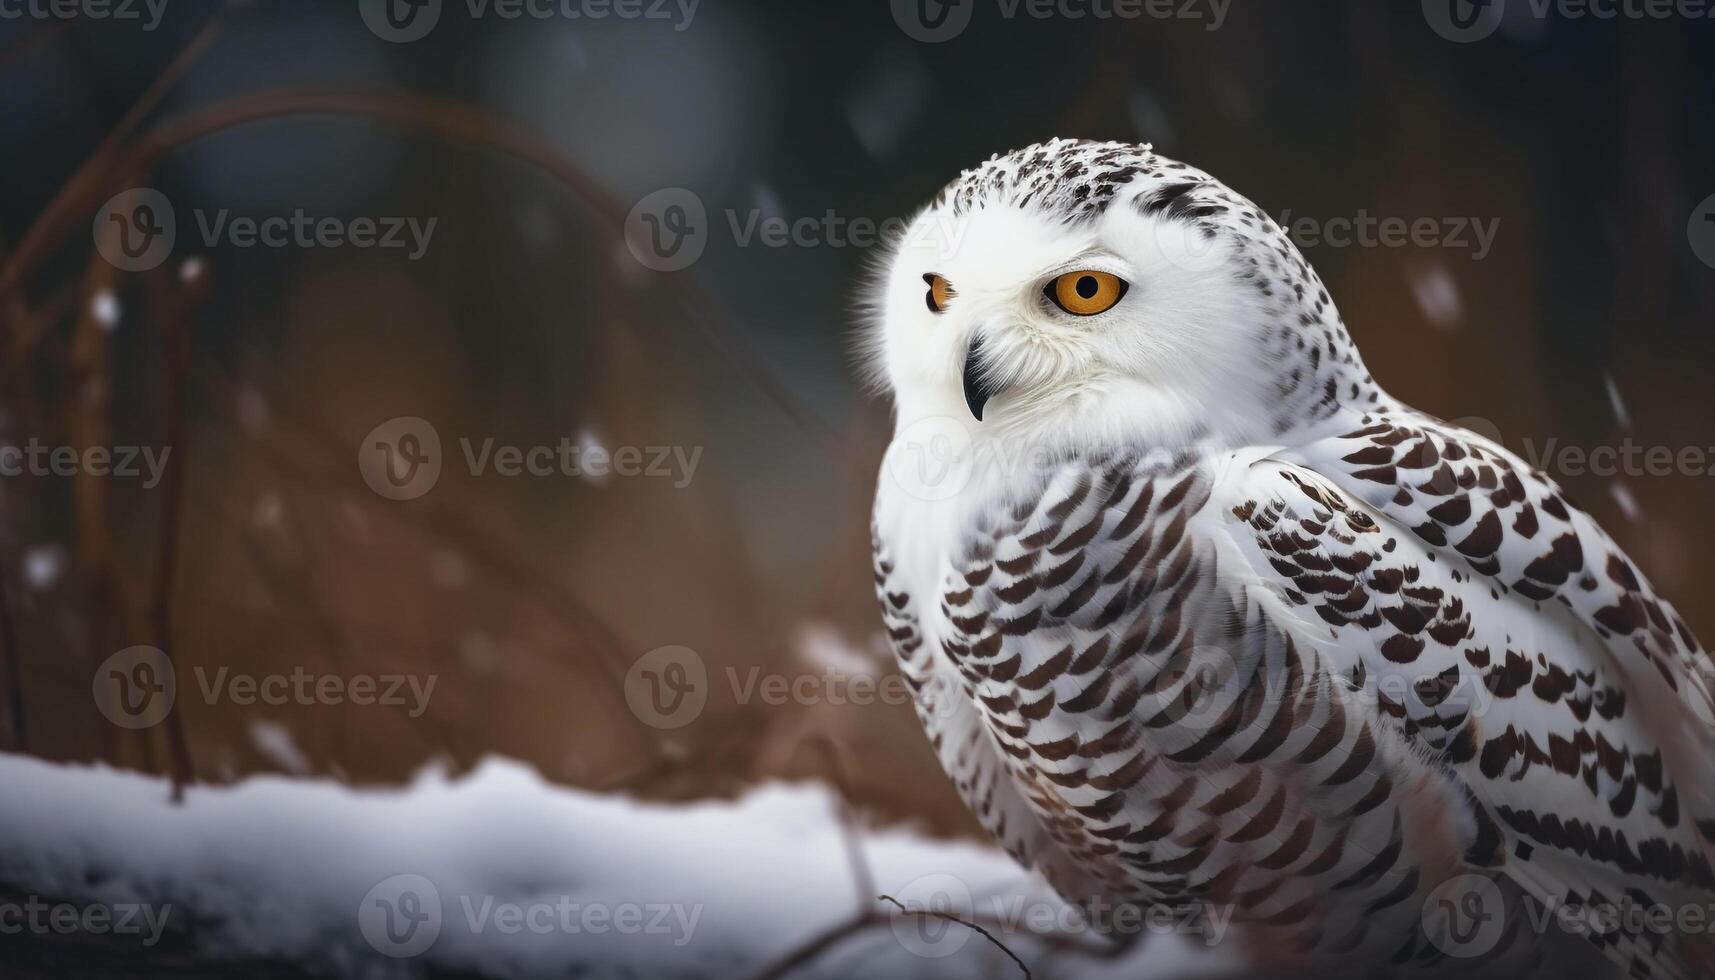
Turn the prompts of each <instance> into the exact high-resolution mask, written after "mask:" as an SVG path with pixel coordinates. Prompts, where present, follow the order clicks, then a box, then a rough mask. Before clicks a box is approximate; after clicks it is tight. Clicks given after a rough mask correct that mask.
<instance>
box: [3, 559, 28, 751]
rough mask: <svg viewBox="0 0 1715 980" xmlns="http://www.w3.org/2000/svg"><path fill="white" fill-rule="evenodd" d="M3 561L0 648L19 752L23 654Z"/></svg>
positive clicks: (23, 728)
mask: <svg viewBox="0 0 1715 980" xmlns="http://www.w3.org/2000/svg"><path fill="white" fill-rule="evenodd" d="M9 581H10V578H9V576H7V574H6V568H5V562H4V561H0V652H3V653H4V654H5V656H6V694H7V699H6V707H7V710H6V715H7V719H8V720H9V721H10V723H11V731H12V747H13V748H15V749H17V750H18V751H19V752H27V751H29V748H30V738H29V726H28V725H27V724H25V720H24V662H23V661H24V658H23V651H22V650H20V649H18V628H17V624H16V623H15V622H13V619H12V599H11V596H10V595H9V593H8V589H7V583H8V582H9Z"/></svg>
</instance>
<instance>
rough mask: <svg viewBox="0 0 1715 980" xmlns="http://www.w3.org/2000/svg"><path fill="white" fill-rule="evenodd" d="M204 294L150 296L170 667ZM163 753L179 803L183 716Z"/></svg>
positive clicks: (159, 627) (163, 614) (185, 754)
mask: <svg viewBox="0 0 1715 980" xmlns="http://www.w3.org/2000/svg"><path fill="white" fill-rule="evenodd" d="M206 294H207V287H206V279H205V278H203V277H198V278H196V279H194V280H192V281H190V282H189V283H185V284H182V285H181V284H180V283H179V282H178V281H177V280H176V279H170V280H169V281H167V282H164V283H160V284H159V285H158V291H156V292H154V293H152V294H151V298H153V299H154V300H155V301H156V302H155V306H156V312H157V320H158V321H159V322H160V324H161V342H162V348H163V349H162V354H163V357H164V359H165V361H166V367H167V406H166V417H167V440H166V445H167V446H168V448H169V452H170V454H171V455H169V456H168V458H167V461H166V472H165V474H164V475H163V476H162V480H161V492H162V493H163V495H164V497H165V500H164V501H163V503H162V505H161V525H160V537H159V540H158V544H157V551H156V554H157V562H158V569H157V571H156V575H155V594H154V599H153V603H152V605H151V607H150V608H151V614H150V622H151V625H152V627H153V634H154V638H155V645H156V646H157V647H159V648H160V649H161V650H162V651H163V652H164V653H165V654H166V657H167V661H168V662H169V663H171V662H172V661H173V660H174V659H175V637H174V635H173V595H174V586H175V585H176V584H177V582H178V571H179V539H180V534H179V532H180V529H181V528H182V527H183V525H184V513H185V503H184V500H185V493H184V487H185V456H186V455H187V453H188V452H189V442H190V426H189V424H188V422H187V420H186V414H187V413H186V403H187V401H188V398H187V393H186V388H188V387H189V385H190V351H191V343H190V317H191V310H192V308H193V307H194V306H195V305H196V303H197V301H198V300H200V299H201V298H202V297H203V296H205V295H206ZM166 727H167V751H168V758H169V759H170V761H171V766H172V774H173V800H174V802H182V801H183V799H184V792H185V787H186V786H188V785H189V784H191V783H193V782H195V781H196V767H195V765H194V764H193V762H192V760H191V750H190V742H189V740H188V739H187V738H186V737H185V725H184V717H183V715H182V714H180V713H179V712H177V711H174V712H171V713H169V714H168V715H167V720H166Z"/></svg>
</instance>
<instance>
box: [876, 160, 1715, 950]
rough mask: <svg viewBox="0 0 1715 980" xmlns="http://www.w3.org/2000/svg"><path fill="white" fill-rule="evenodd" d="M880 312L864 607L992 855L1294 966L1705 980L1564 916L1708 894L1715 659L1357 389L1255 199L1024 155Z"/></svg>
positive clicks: (1529, 483) (1555, 505) (1458, 435)
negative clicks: (1222, 924)
mask: <svg viewBox="0 0 1715 980" xmlns="http://www.w3.org/2000/svg"><path fill="white" fill-rule="evenodd" d="M1116 284H1117V285H1116ZM872 305H873V313H874V321H875V326H874V331H873V335H872V337H873V349H874V354H875V357H874V361H875V365H876V370H877V373H878V374H879V376H880V378H881V380H882V382H883V383H884V384H885V386H886V387H887V388H888V389H889V390H890V392H891V394H892V395H893V398H894V401H895V405H896V409H897V422H898V429H897V432H896V436H895V440H894V443H893V445H892V446H891V447H890V449H889V452H888V457H887V461H886V463H885V464H884V467H883V472H882V475H881V480H880V484H879V489H878V494H877V500H876V509H875V558H876V581H877V591H878V593H879V595H880V597H881V602H882V607H883V611H884V614H885V618H886V622H887V626H888V629H889V632H890V634H891V636H892V638H893V641H894V646H895V649H896V651H897V653H898V655H899V658H900V660H901V663H902V664H903V666H904V669H905V671H906V673H907V676H908V677H909V678H911V680H912V683H913V684H914V686H916V687H917V688H918V691H919V706H920V709H921V711H920V713H921V715H922V717H923V720H924V723H925V727H926V729H927V731H928V733H929V736H930V738H931V740H932V741H933V742H934V744H935V746H936V749H937V752H938V753H939V755H940V757H941V760H942V762H943V764H944V765H945V767H946V769H947V771H948V773H949V775H950V776H951V777H952V778H953V780H954V781H955V783H956V784H957V785H958V787H959V790H960V791H961V793H962V794H963V795H964V797H965V799H966V801H967V802H968V803H969V805H970V806H971V807H972V808H973V810H974V811H975V812H976V813H977V814H978V816H979V817H981V818H982V820H983V821H984V823H985V825H986V826H988V827H989V829H990V830H991V831H992V832H993V833H994V834H995V835H996V837H997V838H999V839H1000V840H1001V841H1002V842H1003V843H1004V844H1005V845H1006V846H1007V847H1008V848H1009V849H1010V850H1011V851H1012V852H1013V853H1014V855H1015V856H1017V857H1018V858H1019V859H1020V860H1021V861H1023V862H1025V863H1028V864H1032V865H1034V866H1036V867H1038V868H1040V869H1041V870H1042V871H1043V873H1044V874H1045V875H1046V876H1047V877H1048V878H1049V880H1050V881H1052V882H1053V883H1054V885H1055V886H1056V887H1057V888H1059V889H1060V890H1061V891H1062V893H1064V894H1065V895H1067V897H1068V898H1070V899H1073V900H1075V901H1085V902H1108V903H1112V902H1116V901H1124V902H1138V903H1143V904H1147V905H1167V906H1174V907H1192V906H1197V905H1207V904H1219V905H1222V906H1226V907H1230V908H1231V909H1232V910H1233V911H1234V918H1235V921H1236V922H1238V923H1239V924H1240V926H1241V927H1242V928H1243V930H1244V935H1245V936H1246V941H1247V942H1248V943H1250V944H1251V946H1250V948H1251V949H1252V950H1253V951H1254V952H1255V953H1256V954H1257V955H1258V957H1259V962H1260V961H1262V958H1264V957H1266V962H1267V963H1268V964H1270V965H1271V966H1272V967H1273V968H1276V969H1279V970H1282V971H1294V970H1315V971H1320V972H1323V973H1326V972H1327V971H1330V970H1333V971H1336V972H1342V973H1343V972H1363V973H1365V974H1366V975H1376V974H1386V973H1388V972H1390V971H1392V972H1398V973H1401V974H1424V973H1436V972H1444V971H1447V972H1450V971H1453V970H1457V971H1459V972H1462V973H1466V974H1473V973H1474V972H1475V973H1481V972H1482V971H1484V970H1487V971H1491V972H1494V973H1495V974H1497V975H1509V976H1516V975H1520V974H1526V973H1530V972H1533V971H1548V970H1555V971H1564V970H1565V969H1567V968H1571V969H1574V970H1575V971H1583V970H1587V969H1589V968H1590V964H1591V962H1592V961H1593V960H1596V959H1597V953H1596V950H1597V948H1598V947H1601V948H1602V949H1603V951H1604V952H1605V953H1606V954H1607V957H1608V959H1609V961H1611V962H1613V963H1616V964H1618V965H1620V966H1622V967H1623V968H1624V969H1626V970H1628V971H1630V972H1631V973H1633V974H1635V975H1640V976H1665V977H1693V976H1700V975H1708V972H1709V971H1710V969H1711V966H1712V961H1711V959H1710V957H1709V949H1710V946H1709V942H1708V937H1707V935H1689V934H1686V933H1684V932H1683V931H1682V930H1679V929H1676V928H1674V929H1665V930H1664V929H1660V928H1655V927H1650V926H1648V925H1643V926H1639V927H1637V928H1631V927H1629V926H1624V925H1622V926H1621V927H1620V928H1617V929H1614V930H1612V931H1607V932H1601V933H1597V934H1596V935H1594V936H1588V935H1569V934H1568V930H1567V929H1566V928H1564V926H1565V924H1566V923H1567V922H1569V921H1570V920H1571V919H1572V918H1574V917H1575V916H1577V915H1583V914H1586V913H1588V912H1589V910H1590V909H1592V908H1597V907H1600V906H1603V905H1614V906H1616V907H1620V908H1635V909H1649V908H1656V907H1659V908H1662V909H1667V910H1682V909H1684V908H1686V907H1688V906H1691V905H1698V906H1701V907H1703V908H1706V909H1707V908H1709V907H1711V903H1712V902H1715V872H1712V870H1711V864H1710V858H1711V845H1710V839H1711V838H1712V837H1715V779H1712V778H1711V777H1712V770H1715V762H1712V761H1711V759H1712V758H1715V756H1712V754H1711V753H1712V750H1715V710H1712V708H1711V704H1712V702H1711V697H1710V691H1711V669H1710V661H1709V657H1708V655H1707V654H1706V653H1705V652H1704V651H1703V650H1702V648H1701V647H1700V646H1699V645H1698V643H1697V641H1696V639H1695V638H1694V637H1693V635H1692V634H1691V632H1690V630H1689V629H1688V628H1687V627H1686V626H1685V624H1684V621H1683V620H1682V619H1681V618H1680V617H1679V616H1678V615H1677V613H1675V612H1674V610H1673V609H1672V607H1671V606H1670V605H1668V604H1667V603H1666V602H1665V601H1664V600H1662V599H1661V598H1660V597H1658V596H1657V595H1656V594H1655V593H1654V591H1653V590H1652V589H1651V588H1650V586H1649V584H1648V583H1647V582H1646V581H1645V580H1644V578H1643V576H1642V574H1641V572H1639V571H1638V570H1637V568H1636V567H1635V566H1634V565H1633V564H1632V563H1631V562H1630V561H1629V560H1628V559H1627V558H1626V556H1625V555H1624V554H1623V553H1622V552H1621V551H1620V550H1619V548H1618V547H1617V546H1616V545H1615V544H1614V542H1613V541H1612V540H1611V539H1610V538H1609V537H1608V536H1607V535H1606V534H1605V533H1604V532H1603V531H1602V530H1601V529H1600V528H1599V527H1597V526H1596V524H1595V523H1594V522H1593V521H1592V520H1591V519H1590V518H1589V517H1588V516H1586V515H1584V514H1583V513H1582V512H1580V511H1578V510H1577V509H1576V508H1575V507H1574V506H1573V505H1572V504H1571V503H1570V502H1568V501H1567V500H1566V498H1565V495H1564V494H1563V493H1562V492H1561V491H1560V489H1559V488H1558V487H1557V486H1556V485H1555V484H1554V483H1553V481H1551V480H1549V479H1548V478H1546V477H1544V476H1542V475H1541V474H1538V473H1535V472H1533V471H1532V470H1531V469H1530V468H1529V467H1528V466H1527V465H1526V464H1524V463H1523V462H1522V461H1520V460H1518V459H1517V458H1516V457H1514V456H1513V455H1511V454H1510V453H1508V452H1507V451H1506V450H1505V449H1504V448H1502V447H1500V446H1498V445H1496V444H1493V443H1491V442H1489V441H1487V440H1485V439H1482V438H1481V437H1478V436H1475V435H1473V434H1471V433H1469V432H1465V431H1463V430H1460V429H1457V428H1453V427H1450V426H1447V425H1445V424H1443V423H1440V422H1439V421H1437V420H1435V419H1432V418H1430V417H1428V416H1425V415H1423V414H1421V413H1419V412H1416V411H1414V410H1412V409H1410V408H1408V407H1406V406H1403V405H1401V404H1400V403H1398V402H1396V401H1395V400H1393V399H1392V398H1391V397H1389V396H1388V395H1387V394H1386V393H1385V392H1384V391H1383V390H1382V389H1381V388H1380V387H1379V386H1377V384H1376V383H1375V381H1374V380H1373V379H1372V378H1371V377H1370V375H1369V374H1368V372H1367V371H1366V369H1365V368H1364V365H1363V362H1362V360H1361V358H1360V357H1359V355H1358V353H1357V350H1356V348H1355V347H1354V345H1353V344H1352V342H1351V339H1350V337H1349V335H1348V334H1347V332H1346V329H1345V327H1344V325H1343V324H1342V322H1341V320H1340V318H1339V314H1338V312H1337V311H1336V310H1335V308H1334V305H1333V302H1332V300H1331V299H1330V297H1329V296H1328V294H1327V291H1326V290H1325V289H1324V287H1323V285H1322V283H1321V281H1320V280H1319V278H1318V277H1317V276H1316V274H1315V272H1314V271H1313V270H1312V269H1311V268H1310V267H1309V265H1308V264H1307V263H1306V262H1305V260H1304V259H1303V257H1302V256H1301V255H1300V254H1299V252H1298V250H1297V249H1296V247H1295V246H1294V245H1293V244H1292V243H1291V242H1290V240H1289V239H1288V238H1287V237H1286V236H1285V235H1284V234H1283V233H1282V232H1281V230H1280V229H1279V228H1278V227H1277V226H1276V225H1275V224H1274V223H1273V222H1272V221H1270V220H1269V219H1268V218H1267V217H1266V216H1265V215H1263V214H1262V212H1261V211H1260V210H1259V209H1257V208H1256V207H1255V206H1254V205H1252V204H1251V203H1250V202H1248V201H1246V200H1244V199H1243V198H1241V197H1239V196H1238V195H1236V194H1234V193H1233V192H1232V191H1230V190H1228V189H1227V188H1226V187H1225V186H1223V185H1222V184H1221V183H1220V182H1218V181H1216V180H1215V179H1214V178H1212V177H1210V176H1209V175H1207V174H1205V173H1203V172H1201V171H1198V170H1195V169H1193V168H1190V167H1187V166H1185V165H1184V164H1180V163H1177V162H1174V161H1171V160H1167V159H1165V158H1162V157H1160V156H1158V155H1156V154H1154V153H1153V152H1152V151H1151V150H1150V149H1149V148H1148V147H1139V146H1131V145H1127V144H1113V143H1090V142H1073V141H1055V142H1052V143H1048V144H1043V145H1040V146H1034V147H1029V148H1026V149H1024V150H1020V151H1017V152H1014V153H1011V154H1007V155H1005V156H997V157H996V158H994V159H992V160H990V161H989V162H988V163H986V164H984V165H983V166H981V167H979V168H976V169H974V170H971V171H968V172H966V173H965V174H964V175H962V176H961V177H960V178H959V179H958V180H957V181H955V182H954V183H953V184H951V185H950V186H949V187H948V188H947V189H946V190H945V191H943V192H942V194H941V195H940V196H939V197H938V198H937V200H936V201H935V202H934V204H933V205H932V206H931V207H930V208H928V209H927V210H925V212H924V213H923V214H922V215H920V216H919V217H918V219H917V220H916V222H915V223H914V224H913V226H912V229H911V231H910V232H909V233H908V234H907V236H906V238H905V240H904V241H903V242H902V243H901V245H900V247H899V249H898V250H897V252H896V253H895V254H894V256H893V257H892V259H891V262H890V264H889V266H888V268H887V269H886V271H885V274H884V276H883V277H882V279H881V281H880V283H879V285H878V289H877V295H876V296H875V297H874V299H873V304H872ZM1567 908H1572V909H1573V911H1565V909H1567ZM1545 912H1546V913H1547V916H1546V917H1544V913H1545ZM1676 921H1677V920H1676Z"/></svg>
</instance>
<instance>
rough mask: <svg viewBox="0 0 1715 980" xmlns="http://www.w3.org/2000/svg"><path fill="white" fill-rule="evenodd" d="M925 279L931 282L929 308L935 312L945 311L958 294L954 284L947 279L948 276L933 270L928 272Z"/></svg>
mask: <svg viewBox="0 0 1715 980" xmlns="http://www.w3.org/2000/svg"><path fill="white" fill-rule="evenodd" d="M923 281H924V282H926V283H928V284H929V296H928V302H929V309H930V310H931V311H933V312H935V313H945V312H946V311H947V304H948V303H951V302H952V301H953V297H954V296H957V295H958V294H957V293H955V292H954V291H953V284H952V283H950V282H948V281H947V277H946V276H938V275H936V274H935V273H933V272H930V273H926V274H925V275H924V276H923Z"/></svg>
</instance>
